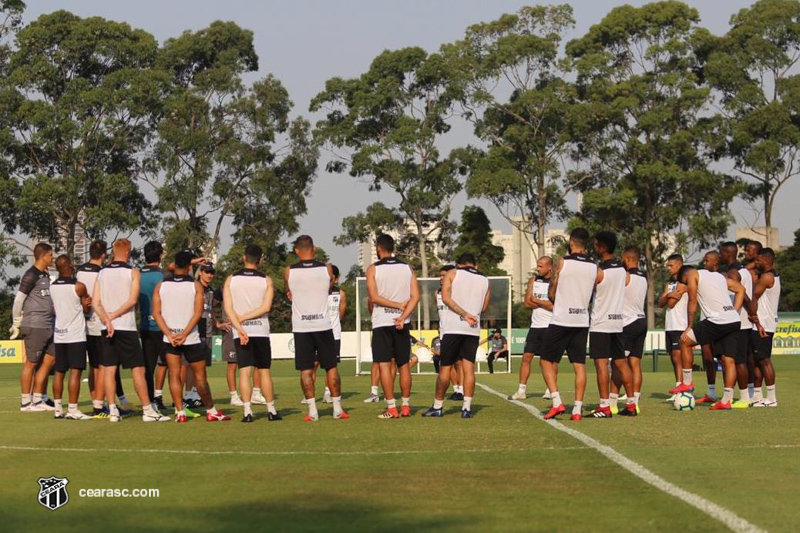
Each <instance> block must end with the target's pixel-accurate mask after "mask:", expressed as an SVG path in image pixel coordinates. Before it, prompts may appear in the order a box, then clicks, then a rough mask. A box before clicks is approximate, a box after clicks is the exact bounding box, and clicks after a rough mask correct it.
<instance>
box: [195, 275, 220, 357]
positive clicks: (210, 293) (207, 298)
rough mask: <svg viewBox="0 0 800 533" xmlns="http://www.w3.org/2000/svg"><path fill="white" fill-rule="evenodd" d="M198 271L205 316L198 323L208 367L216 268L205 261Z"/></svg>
mask: <svg viewBox="0 0 800 533" xmlns="http://www.w3.org/2000/svg"><path fill="white" fill-rule="evenodd" d="M198 272H199V273H198V277H197V278H198V281H199V282H200V286H201V287H203V316H202V317H200V322H199V323H198V324H197V331H198V332H199V333H200V340H201V341H202V343H203V344H204V345H205V347H206V348H205V350H206V367H210V366H211V342H212V341H213V340H214V289H212V288H211V284H212V283H213V282H214V276H215V275H216V270H215V269H214V265H213V264H212V263H204V264H201V265H200V268H199V269H198Z"/></svg>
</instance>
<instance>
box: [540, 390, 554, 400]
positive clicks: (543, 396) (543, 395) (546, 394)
mask: <svg viewBox="0 0 800 533" xmlns="http://www.w3.org/2000/svg"><path fill="white" fill-rule="evenodd" d="M552 399H553V396H551V395H550V391H547V392H545V393H544V394H542V400H552Z"/></svg>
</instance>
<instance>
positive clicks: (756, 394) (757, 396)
mask: <svg viewBox="0 0 800 533" xmlns="http://www.w3.org/2000/svg"><path fill="white" fill-rule="evenodd" d="M750 398H752V399H753V403H755V402H760V401H761V400H763V399H764V392H763V391H762V390H761V387H756V388H754V389H753V394H751V395H750Z"/></svg>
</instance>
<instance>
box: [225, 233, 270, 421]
mask: <svg viewBox="0 0 800 533" xmlns="http://www.w3.org/2000/svg"><path fill="white" fill-rule="evenodd" d="M262 255H263V251H262V250H261V247H260V246H258V245H255V244H250V245H248V246H247V248H245V250H244V257H243V258H242V261H243V262H244V268H243V269H242V270H240V271H238V272H236V273H235V274H233V275H232V276H229V277H228V279H226V280H225V285H224V288H223V294H224V296H223V298H222V304H223V305H224V308H225V314H226V315H227V317H228V319H229V320H230V321H231V324H233V339H234V343H235V344H236V364H237V365H238V366H239V387H240V388H241V389H242V403H243V404H244V416H243V417H242V422H244V423H250V422H252V421H253V411H252V407H251V399H252V392H253V391H252V388H251V385H250V374H251V373H252V372H253V367H255V368H256V370H255V372H256V373H258V374H259V375H260V379H261V381H260V385H261V387H262V388H263V390H264V393H265V397H266V404H267V420H268V421H270V422H277V421H279V420H283V418H282V417H281V415H280V414H279V413H278V411H277V409H276V408H275V392H274V390H275V389H274V386H273V384H272V374H271V372H270V368H272V345H271V344H270V340H269V316H268V314H269V312H270V311H271V310H272V300H273V297H274V294H275V285H274V284H273V282H272V278H270V277H269V276H267V275H266V274H264V273H262V272H261V271H259V270H258V266H259V264H260V263H261V257H262Z"/></svg>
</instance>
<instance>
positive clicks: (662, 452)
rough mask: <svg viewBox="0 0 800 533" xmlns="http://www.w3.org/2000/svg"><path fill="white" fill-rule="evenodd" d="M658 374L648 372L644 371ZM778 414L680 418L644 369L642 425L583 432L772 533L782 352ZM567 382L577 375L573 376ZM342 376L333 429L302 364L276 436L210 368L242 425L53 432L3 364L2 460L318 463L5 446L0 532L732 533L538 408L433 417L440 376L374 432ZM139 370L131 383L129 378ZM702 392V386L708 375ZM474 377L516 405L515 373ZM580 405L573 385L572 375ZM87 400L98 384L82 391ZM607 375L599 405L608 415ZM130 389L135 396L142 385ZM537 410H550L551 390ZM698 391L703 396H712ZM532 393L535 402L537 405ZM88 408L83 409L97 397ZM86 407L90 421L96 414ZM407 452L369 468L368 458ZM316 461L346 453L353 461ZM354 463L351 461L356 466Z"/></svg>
mask: <svg viewBox="0 0 800 533" xmlns="http://www.w3.org/2000/svg"><path fill="white" fill-rule="evenodd" d="M647 363H648V364H647V365H645V366H647V367H648V368H650V365H649V363H650V361H647ZM775 365H776V368H777V372H778V399H779V402H780V405H781V406H780V407H779V408H777V409H760V410H756V409H751V410H748V411H734V412H721V413H712V412H709V411H708V410H707V408H701V407H698V409H696V410H695V412H693V413H679V412H676V411H673V410H672V409H671V408H670V406H668V405H667V404H665V403H664V402H663V398H665V394H663V391H665V390H666V389H667V388H669V386H670V385H671V384H672V382H673V380H672V377H671V374H670V373H669V372H667V371H666V370H667V368H668V364H662V365H661V367H660V368H661V370H662V371H661V372H659V373H656V374H653V373H647V374H646V375H645V382H644V388H645V393H644V399H643V401H642V409H643V413H642V415H641V416H640V417H639V418H637V419H631V420H628V419H622V418H614V419H613V420H585V421H583V422H579V423H570V422H569V421H566V422H564V423H565V424H569V425H570V427H574V428H576V429H579V430H580V431H582V432H584V433H585V434H587V435H589V436H591V437H594V438H595V439H597V440H599V441H600V442H602V443H603V444H607V445H610V446H612V447H613V448H614V449H616V450H617V451H619V452H620V453H622V454H624V455H625V456H627V457H628V458H630V459H632V460H634V461H637V462H638V463H640V464H642V465H643V466H645V467H646V468H648V469H650V470H652V471H653V472H655V473H656V474H658V475H660V476H662V477H664V478H665V479H666V480H668V481H670V482H672V483H674V484H676V485H678V486H680V487H682V488H684V489H687V490H689V491H691V492H694V493H696V494H699V495H701V496H703V497H705V498H707V499H709V500H711V501H713V502H715V503H717V504H719V505H722V506H724V507H726V508H728V509H730V510H731V511H733V512H735V513H737V514H739V515H740V516H741V517H743V518H745V519H746V520H748V521H750V522H751V523H754V524H756V525H758V526H760V527H762V528H764V529H767V530H769V531H792V530H796V528H797V516H798V515H797V503H796V502H797V501H800V481H799V480H800V448H798V446H800V444H799V443H800V425H798V416H797V409H796V406H797V405H798V403H800V391H798V387H797V384H798V380H799V379H800V358H798V357H792V356H778V357H777V358H776V360H775ZM563 366H564V368H563V370H566V365H563ZM353 368H354V367H353V366H352V364H345V365H344V369H343V382H344V391H345V394H344V396H345V400H344V404H345V408H347V409H348V410H349V412H350V414H351V416H352V418H351V419H350V420H346V421H335V420H333V419H332V418H331V416H330V415H331V410H330V408H329V407H328V406H324V407H323V409H322V410H321V414H322V416H323V418H322V419H321V421H320V422H319V423H316V424H308V423H304V422H303V421H302V417H303V414H304V413H303V410H302V409H300V408H301V407H302V406H301V405H300V404H299V399H300V392H299V384H298V381H299V380H298V378H297V375H296V373H295V372H294V370H293V368H292V363H291V362H279V363H276V368H275V369H274V372H275V375H276V378H275V381H276V389H277V392H278V395H279V397H278V407H279V409H281V411H282V412H283V414H284V415H285V420H284V421H283V422H280V423H268V422H267V421H266V419H265V418H263V416H264V412H263V407H259V409H260V411H259V412H260V416H259V418H258V420H257V421H256V423H254V424H249V425H245V424H241V423H239V422H238V419H239V418H240V412H239V411H238V410H235V411H233V410H231V409H228V406H227V394H226V393H225V389H226V387H225V382H224V375H223V369H224V365H222V364H215V366H214V367H213V369H212V382H211V383H212V388H213V390H214V391H215V392H216V396H217V397H219V398H224V403H223V401H222V400H221V401H220V404H221V405H219V406H220V407H223V408H225V409H226V410H227V411H228V412H230V413H231V414H233V416H234V421H232V422H230V423H226V424H208V423H206V422H205V421H203V420H202V419H197V420H194V421H192V422H190V423H189V424H186V425H181V426H178V425H176V424H172V423H170V424H147V425H145V424H143V423H142V422H141V420H140V419H138V418H136V417H134V418H129V419H125V420H123V422H122V423H120V424H111V423H109V422H108V421H104V420H91V421H86V422H74V421H66V420H53V419H52V417H51V414H50V413H19V412H17V406H18V381H17V380H18V372H19V367H18V366H17V365H3V366H0V398H1V399H0V427H2V432H0V446H28V447H42V448H92V449H101V450H102V449H104V448H116V449H126V450H213V451H236V450H239V451H259V452H297V451H303V452H310V453H308V454H305V455H266V454H265V455H197V454H192V455H188V454H173V453H170V454H166V453H154V452H145V451H142V452H127V451H125V452H104V451H98V452H86V451H44V450H38V451H27V450H9V449H2V448H0V490H2V494H3V501H2V505H0V523H2V526H1V527H2V530H3V531H41V530H45V528H47V529H50V528H53V527H55V528H57V531H59V532H61V531H81V532H85V531H109V530H112V531H152V530H159V531H179V530H183V531H187V530H193V531H241V530H245V529H246V528H255V529H258V530H267V529H268V530H271V531H272V530H276V531H336V530H343V531H344V530H346V531H367V530H372V531H398V532H404V533H407V532H410V531H421V530H434V529H436V530H442V531H567V530H569V531H576V530H582V531H610V530H619V531H676V530H677V531H722V530H724V529H725V528H724V526H722V525H721V524H720V523H719V522H716V521H715V520H713V519H711V518H710V517H708V516H706V515H705V514H703V513H702V512H700V511H698V510H696V509H694V508H693V507H690V506H688V505H687V504H685V503H682V502H681V501H679V500H677V499H675V498H673V497H670V496H668V495H666V494H664V493H662V492H660V491H658V490H657V489H655V488H653V487H651V486H650V485H647V484H646V483H644V482H643V481H641V480H639V479H638V478H636V477H634V476H633V475H631V474H629V473H628V472H627V471H625V470H623V469H622V468H621V467H619V466H617V465H615V464H614V463H612V462H610V461H609V460H607V459H605V458H604V457H603V456H602V455H600V454H599V453H598V452H596V451H594V450H592V449H589V448H585V447H584V446H583V445H582V444H581V443H579V442H578V441H577V440H575V439H573V438H572V437H570V436H568V435H565V434H563V433H562V432H559V431H555V430H554V429H552V428H550V427H548V425H547V424H544V423H542V422H541V421H539V420H537V419H536V418H534V417H533V416H531V415H530V413H528V412H527V411H525V410H524V409H522V408H520V407H518V406H515V405H513V404H510V403H509V402H506V401H504V400H502V399H500V398H497V397H495V396H493V395H490V394H488V393H486V392H484V391H482V390H480V389H479V390H478V391H477V392H476V397H475V400H474V410H475V411H476V412H477V413H476V418H474V419H472V420H461V419H460V418H459V417H458V414H457V409H458V406H457V405H456V404H454V403H453V402H448V403H446V404H445V409H446V411H447V413H448V416H447V417H446V418H443V419H423V418H421V416H420V415H421V410H422V408H423V407H427V406H428V405H429V403H430V401H431V398H432V391H433V377H431V376H422V377H418V378H416V379H415V382H414V391H415V392H414V398H413V404H414V406H415V414H414V417H413V418H412V419H408V420H389V421H384V420H377V419H376V418H375V417H376V415H377V414H378V413H379V411H380V409H381V407H382V405H379V404H364V403H362V402H361V400H362V399H363V397H364V395H365V392H367V391H368V390H369V378H368V377H366V376H363V377H358V378H356V377H353V376H352V375H351V374H352V372H353ZM125 374H127V373H125ZM695 375H696V378H697V379H698V380H700V381H703V377H702V376H701V375H700V374H695ZM478 381H479V382H481V383H484V384H486V385H488V386H490V387H492V388H494V389H496V390H499V391H502V392H505V393H511V392H513V390H514V389H515V387H516V376H515V375H509V374H495V375H493V376H488V375H481V376H479V378H478ZM561 385H562V387H561V388H562V390H563V391H564V396H565V398H566V399H567V403H570V401H571V399H572V393H571V392H569V391H572V389H573V387H572V382H571V375H569V374H568V373H565V374H563V375H562V378H561ZM84 386H85V384H84ZM594 388H595V387H594V380H593V376H590V380H589V394H588V395H587V403H588V404H591V403H592V402H594V401H596V398H597V395H596V391H595V390H594ZM126 390H128V391H129V393H130V392H132V391H133V389H132V386H131V385H130V382H129V381H126ZM529 390H530V391H531V392H530V394H531V397H530V398H529V399H528V400H527V401H528V403H530V404H532V405H535V406H537V407H538V408H542V409H544V407H545V402H544V401H542V400H541V399H539V397H540V395H541V390H542V386H541V378H540V377H539V376H538V375H534V376H533V377H532V378H531V381H530V389H529ZM700 392H702V391H700ZM534 394H535V396H533V395H534ZM83 396H84V397H86V396H87V395H86V394H84V395H83ZM84 410H88V406H86V402H84ZM387 451H397V452H408V453H399V454H396V455H386V454H383V455H375V454H373V455H369V454H367V455H358V454H357V453H355V452H387ZM318 452H345V453H344V454H341V455H332V454H319V453H318ZM349 452H353V453H349ZM51 475H55V476H58V477H67V478H68V479H69V486H68V490H69V494H70V501H69V503H68V504H67V505H66V506H64V507H62V508H61V509H58V510H56V511H55V512H52V511H49V510H47V509H45V508H43V507H42V506H41V505H39V503H38V502H37V498H36V496H37V492H38V484H37V479H38V478H39V477H49V476H51ZM81 488H129V489H133V488H158V489H159V490H160V497H159V498H154V499H132V498H128V499H112V498H80V497H79V496H78V490H79V489H81Z"/></svg>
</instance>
